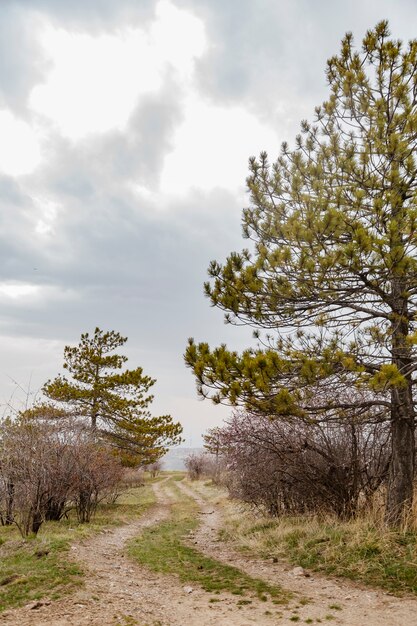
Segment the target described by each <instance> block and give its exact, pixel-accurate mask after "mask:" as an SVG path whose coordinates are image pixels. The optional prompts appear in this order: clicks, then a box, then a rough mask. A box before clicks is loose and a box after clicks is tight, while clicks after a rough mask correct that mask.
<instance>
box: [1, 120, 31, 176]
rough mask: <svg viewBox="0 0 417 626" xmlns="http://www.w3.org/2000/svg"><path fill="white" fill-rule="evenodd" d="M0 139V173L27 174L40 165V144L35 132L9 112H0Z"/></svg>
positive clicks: (11, 174)
mask: <svg viewBox="0 0 417 626" xmlns="http://www.w3.org/2000/svg"><path fill="white" fill-rule="evenodd" d="M0 137H1V142H0V171H1V172H3V173H4V174H8V175H9V176H20V175H23V174H29V173H30V172H32V171H33V170H34V169H35V167H36V166H37V165H38V164H39V163H40V160H41V152H40V143H39V137H38V135H37V133H36V131H35V130H34V129H33V128H31V126H30V125H29V124H27V123H26V122H23V121H21V120H19V119H17V118H16V117H15V116H14V115H13V114H12V113H11V112H10V111H6V110H3V111H0Z"/></svg>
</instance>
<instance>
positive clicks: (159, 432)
mask: <svg viewBox="0 0 417 626" xmlns="http://www.w3.org/2000/svg"><path fill="white" fill-rule="evenodd" d="M126 341H127V338H126V337H122V336H121V335H120V334H119V333H117V332H115V331H113V330H112V331H108V332H104V331H102V330H100V329H99V328H96V329H95V331H94V335H93V336H91V337H90V335H89V334H88V333H85V334H82V335H81V340H80V343H79V344H78V346H65V349H64V369H65V370H67V372H68V373H69V374H70V375H71V379H68V378H67V377H66V376H64V375H58V376H57V377H56V378H54V379H53V380H48V381H47V382H46V383H45V385H44V386H43V389H42V391H43V393H44V394H45V395H46V396H47V398H49V399H50V400H52V401H54V402H57V403H58V404H59V405H61V406H64V407H65V408H66V409H68V410H69V411H71V412H72V413H75V414H76V415H77V416H79V417H80V418H84V419H88V420H89V421H90V424H91V428H92V429H93V430H94V431H95V432H96V433H97V436H98V437H100V438H101V439H103V440H104V441H105V442H107V443H108V444H110V445H112V446H114V447H115V448H116V449H117V450H118V451H119V452H120V454H121V456H122V459H123V461H124V462H125V464H134V465H136V464H144V463H152V462H154V461H156V460H157V459H158V458H159V457H161V456H162V455H163V454H164V453H165V452H166V446H168V445H175V444H177V443H180V442H181V433H182V426H181V424H180V423H178V422H177V423H175V422H173V420H172V417H171V416H170V415H162V416H159V417H152V416H151V413H150V412H149V410H148V406H149V404H150V403H151V402H152V400H153V396H152V395H150V394H149V389H150V388H151V387H152V386H153V385H154V383H155V382H156V381H155V379H153V378H151V377H150V376H146V375H145V374H144V373H143V370H142V368H141V367H137V368H136V369H133V370H129V369H124V370H123V366H124V364H125V363H126V361H127V357H126V356H123V355H120V354H115V353H114V351H115V350H116V349H117V348H119V347H120V346H122V345H124V344H125V343H126Z"/></svg>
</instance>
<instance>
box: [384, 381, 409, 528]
mask: <svg viewBox="0 0 417 626" xmlns="http://www.w3.org/2000/svg"><path fill="white" fill-rule="evenodd" d="M392 395H393V396H394V395H395V396H397V398H396V399H395V400H394V399H393V406H392V410H391V441H392V444H391V445H392V456H391V463H390V470H389V479H388V490H387V503H386V511H385V520H386V522H387V524H389V525H390V526H398V525H400V524H401V523H402V522H403V521H404V518H405V517H406V515H407V513H408V512H409V510H410V508H411V504H412V501H413V480H414V456H415V439H414V411H413V405H412V399H411V388H407V389H405V390H401V391H400V390H398V389H394V390H393V393H392Z"/></svg>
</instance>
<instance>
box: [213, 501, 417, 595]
mask: <svg viewBox="0 0 417 626" xmlns="http://www.w3.org/2000/svg"><path fill="white" fill-rule="evenodd" d="M226 510H227V511H228V513H227V515H226V523H225V527H224V529H223V531H222V538H224V539H232V540H234V541H235V542H236V543H237V545H238V546H240V548H241V549H243V550H245V551H247V552H249V553H251V554H255V555H258V556H262V557H264V558H271V557H272V558H274V557H278V558H284V559H286V560H288V561H290V562H291V563H293V564H294V565H301V566H302V567H305V568H308V569H310V570H313V571H318V572H323V573H325V574H330V575H333V576H342V577H345V578H349V579H352V580H356V581H359V582H362V583H364V584H366V585H370V586H373V587H381V588H383V589H386V590H388V591H390V592H392V593H396V594H401V593H410V592H411V593H414V594H417V556H416V554H417V533H416V532H405V531H390V530H388V529H386V528H384V527H383V526H382V525H378V524H374V523H372V522H370V521H369V520H366V519H358V520H354V521H349V522H341V521H339V520H337V519H333V518H327V519H324V520H322V519H319V518H311V517H284V518H279V519H271V518H262V517H260V516H259V515H256V516H255V515H254V514H252V513H251V512H249V511H244V510H242V507H241V506H236V505H233V504H231V505H229V506H226Z"/></svg>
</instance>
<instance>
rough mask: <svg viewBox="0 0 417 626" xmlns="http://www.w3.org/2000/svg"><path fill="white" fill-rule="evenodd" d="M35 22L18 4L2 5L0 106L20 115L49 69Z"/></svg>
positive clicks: (0, 9)
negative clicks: (37, 36) (32, 90)
mask: <svg viewBox="0 0 417 626" xmlns="http://www.w3.org/2000/svg"><path fill="white" fill-rule="evenodd" d="M33 21H34V18H33V16H32V18H31V16H30V15H29V14H28V13H27V12H26V11H23V10H21V9H20V7H19V6H18V5H17V4H16V3H11V2H7V1H6V2H3V3H2V4H1V6H0V108H4V107H10V108H11V109H12V110H14V112H15V113H17V114H19V115H23V114H24V112H25V105H26V101H27V97H28V95H29V93H30V90H31V89H32V88H33V87H34V85H36V84H37V83H38V82H39V81H41V80H42V79H43V76H44V74H45V72H46V70H47V68H48V63H47V60H46V59H45V57H44V56H43V53H42V49H41V47H40V46H39V43H38V41H37V39H36V34H37V33H36V28H35V27H34V24H33Z"/></svg>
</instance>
